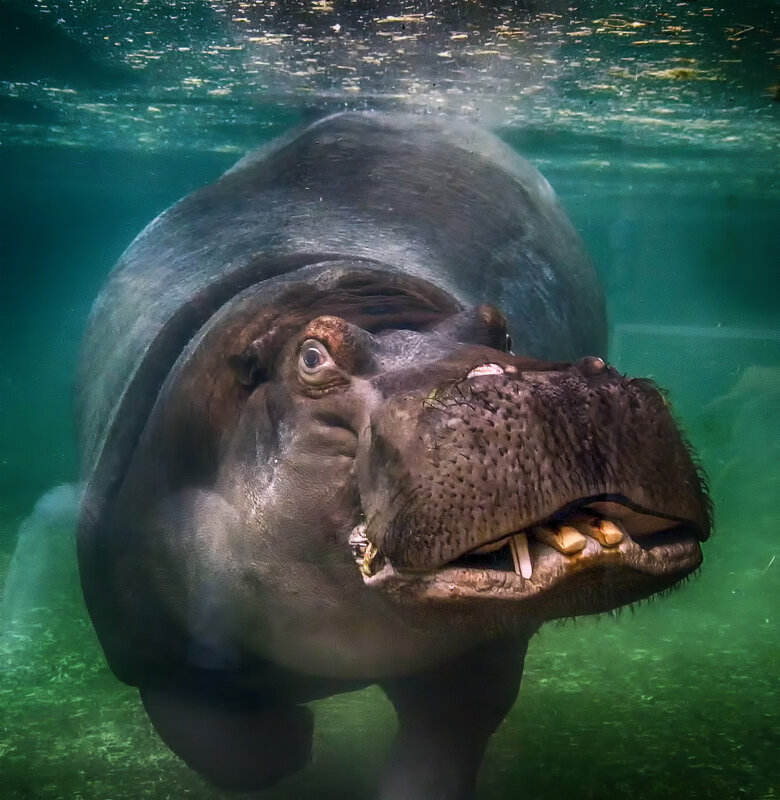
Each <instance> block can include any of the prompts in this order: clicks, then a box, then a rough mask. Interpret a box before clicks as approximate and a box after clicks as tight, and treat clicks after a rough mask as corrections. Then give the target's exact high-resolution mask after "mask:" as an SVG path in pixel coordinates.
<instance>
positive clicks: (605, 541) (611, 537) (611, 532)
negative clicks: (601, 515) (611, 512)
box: [572, 517, 623, 547]
mask: <svg viewBox="0 0 780 800" xmlns="http://www.w3.org/2000/svg"><path fill="white" fill-rule="evenodd" d="M572 525H574V526H575V527H576V528H577V530H578V531H580V533H584V534H585V535H586V536H592V537H593V538H594V539H595V540H596V541H597V542H598V543H599V544H600V545H601V546H602V547H615V546H617V545H619V544H620V543H621V542H622V541H623V531H622V530H621V529H620V527H619V526H618V525H617V523H615V522H613V521H612V520H609V519H598V518H595V517H593V518H590V519H578V520H572Z"/></svg>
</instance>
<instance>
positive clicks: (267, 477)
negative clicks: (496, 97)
mask: <svg viewBox="0 0 780 800" xmlns="http://www.w3.org/2000/svg"><path fill="white" fill-rule="evenodd" d="M77 427H78V436H79V442H80V452H81V470H82V480H83V500H82V504H81V511H80V519H79V525H78V556H79V564H80V574H81V582H82V587H83V592H84V597H85V600H86V604H87V607H88V610H89V613H90V615H91V618H92V620H93V623H94V627H95V629H96V632H97V635H98V637H99V640H100V643H101V645H102V648H103V650H104V652H105V655H106V658H107V661H108V663H109V665H110V667H111V669H112V670H113V672H114V673H115V674H116V675H117V676H118V678H119V679H121V680H122V681H125V682H127V683H129V684H131V685H133V686H136V687H138V690H139V692H140V698H141V701H142V702H143V705H144V707H145V709H146V712H147V713H148V716H149V718H150V719H151V721H152V723H153V725H154V727H155V728H156V730H157V732H158V733H159V735H160V736H161V738H162V739H163V740H164V741H165V742H166V743H167V745H168V746H169V747H170V748H171V749H172V750H173V751H174V752H175V753H176V754H178V755H179V756H180V757H181V758H182V759H183V760H184V761H185V762H186V763H187V764H189V765H190V766H191V767H192V768H193V769H194V770H196V771H198V772H200V773H201V774H202V775H203V776H205V778H206V779H208V780H209V781H211V782H212V783H214V784H216V785H217V786H220V787H223V788H225V789H232V790H242V791H243V790H260V789H263V788H265V787H268V786H271V785H272V784H274V783H275V782H277V781H279V780H280V779H282V778H284V777H285V776H288V775H290V774H292V773H295V772H296V771H298V770H300V769H301V768H302V767H303V766H304V765H305V764H306V762H307V761H308V759H309V757H310V752H311V741H312V726H313V715H312V711H311V709H310V708H309V707H308V706H307V705H306V704H307V703H308V702H309V701H312V700H314V699H317V698H323V697H326V696H330V695H332V694H335V693H339V692H347V691H352V690H356V689H359V688H362V687H365V686H369V685H372V684H377V685H379V686H380V687H381V688H382V689H383V690H384V692H385V693H386V694H387V696H388V697H389V699H390V701H391V702H392V704H393V706H394V708H395V710H396V712H397V717H398V732H397V735H396V738H395V740H394V744H393V746H392V748H391V752H390V753H389V755H388V758H387V764H386V768H385V770H384V775H383V777H382V778H381V780H380V781H379V784H380V785H379V788H378V792H379V795H380V796H381V797H382V798H383V799H384V800H422V799H423V798H425V799H426V800H430V799H431V798H441V799H442V800H453V799H455V798H457V799H458V800H461V799H462V798H468V797H471V796H473V792H474V786H475V779H476V774H477V771H478V768H479V765H480V762H481V760H482V757H483V754H484V750H485V747H486V744H487V742H488V740H489V738H490V736H491V735H492V733H493V732H494V731H495V730H496V728H497V727H498V725H499V723H500V722H501V721H502V719H503V718H504V717H505V715H506V714H507V712H508V711H509V709H510V708H511V706H512V705H513V703H514V701H515V698H516V695H517V692H518V688H519V684H520V680H521V676H522V671H523V662H524V657H525V652H526V648H527V644H528V641H529V639H530V637H532V636H533V635H534V633H535V632H536V631H537V630H538V629H539V627H540V626H541V625H542V624H543V623H544V622H546V621H549V620H555V619H560V618H565V617H573V616H577V615H584V614H599V613H602V612H608V611H610V610H612V609H615V608H617V607H619V606H623V605H626V604H630V603H633V602H635V601H638V600H640V599H643V598H646V597H648V596H650V595H653V594H655V593H657V592H659V591H663V590H667V589H669V588H670V587H672V586H674V585H676V584H677V583H679V582H680V581H681V580H682V579H683V578H685V577H686V576H688V575H689V574H691V573H692V572H693V571H695V570H696V569H697V568H698V567H699V565H700V563H701V560H702V553H701V547H700V543H701V542H702V541H704V540H705V539H706V538H707V537H708V535H709V532H710V507H709V502H708V499H707V492H706V487H705V482H704V478H703V475H702V473H701V471H700V469H699V468H698V466H697V463H696V460H695V457H694V456H693V454H692V452H691V449H690V447H689V446H688V444H687V443H686V440H685V438H684V436H683V434H682V433H681V432H680V430H679V429H678V426H677V424H676V423H675V421H674V418H673V415H672V412H671V410H670V407H669V404H668V402H667V400H666V398H665V396H664V394H663V393H662V392H661V391H660V390H659V389H658V388H657V387H656V386H655V385H654V384H653V383H651V382H650V381H648V380H643V379H634V378H629V377H626V376H624V375H622V374H621V373H619V372H618V371H617V370H616V369H615V368H614V367H612V366H610V365H609V364H608V362H607V360H606V322H605V310H604V297H603V293H602V289H601V287H600V285H599V282H598V279H597V276H596V272H595V270H594V268H593V266H592V264H591V262H590V261H589V259H588V257H587V255H586V254H585V251H584V248H583V245H582V243H581V241H580V239H579V237H578V236H577V234H576V233H575V231H574V229H573V227H572V225H571V224H570V222H569V221H568V219H567V217H566V215H565V213H564V212H563V210H562V208H561V206H560V205H559V203H558V201H557V199H556V196H555V194H554V192H553V190H552V189H551V187H550V185H549V184H548V183H547V181H546V180H545V179H544V178H543V177H542V176H541V175H540V174H539V172H537V170H536V169H535V168H534V167H533V166H531V164H530V163H528V162H527V161H526V160H524V159H523V158H521V157H520V156H519V155H517V154H516V153H515V152H514V151H513V150H512V149H511V148H510V147H509V146H508V145H506V144H504V143H503V142H502V141H501V140H500V139H499V138H497V137H496V136H494V135H493V134H491V133H489V132H487V131H485V130H482V129H480V128H478V127H476V126H473V125H471V124H469V123H467V122H464V121H457V120H451V119H439V118H435V117H426V116H414V115H405V114H401V113H390V112H348V113H341V114H336V115H333V116H329V117H326V118H324V119H321V120H319V121H317V122H315V123H313V124H310V125H308V126H303V127H301V128H299V129H296V130H294V131H292V132H291V133H289V134H287V135H285V136H283V137H282V138H281V139H279V140H277V141H274V142H272V143H271V144H268V145H267V146H265V147H263V148H261V149H260V150H258V151H256V152H253V153H251V154H250V155H248V156H246V157H245V158H243V159H242V160H240V161H239V162H238V163H237V164H236V165H235V166H234V167H233V168H231V169H229V170H228V171H227V172H226V173H225V174H224V175H222V176H221V177H220V178H219V179H218V180H216V181H215V182H214V183H212V184H210V185H208V186H205V187H204V188H201V189H199V190H197V191H195V192H193V193H192V194H190V195H189V196H187V197H185V198H184V199H183V200H181V201H180V202H178V203H176V204H175V205H173V206H172V207H171V208H169V209H168V210H166V211H165V212H164V213H162V214H161V215H160V216H159V217H157V219H155V220H154V221H153V222H152V223H151V224H149V225H148V227H146V229H145V230H144V231H143V232H142V233H141V234H140V235H139V236H138V237H137V238H136V239H135V241H133V242H132V244H131V245H130V246H129V248H128V249H127V250H126V252H125V253H124V254H123V255H122V257H121V258H120V260H119V262H118V263H117V265H116V266H115V268H114V269H113V271H112V272H111V273H110V275H109V277H108V279H107V281H106V283H105V286H104V288H103V289H102V292H101V293H100V295H99V297H98V299H97V301H96V303H95V305H94V308H93V310H92V313H91V317H90V320H89V323H88V328H87V332H86V336H85V341H84V347H83V355H82V358H81V362H80V367H79V373H78V378H77Z"/></svg>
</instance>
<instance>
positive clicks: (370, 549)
mask: <svg viewBox="0 0 780 800" xmlns="http://www.w3.org/2000/svg"><path fill="white" fill-rule="evenodd" d="M377 555H379V550H378V549H377V547H376V545H373V544H371V542H369V543H368V544H367V545H366V550H365V553H363V563H362V564H361V565H360V571H361V572H362V573H363V574H364V575H365V576H366V577H367V578H370V577H371V575H372V574H373V570H372V569H371V562H372V561H373V560H374V559H375V558H376V557H377Z"/></svg>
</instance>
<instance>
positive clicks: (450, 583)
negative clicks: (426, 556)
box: [351, 496, 702, 619]
mask: <svg viewBox="0 0 780 800" xmlns="http://www.w3.org/2000/svg"><path fill="white" fill-rule="evenodd" d="M626 502H627V501H626V499H625V498H619V499H618V498H614V497H609V496H605V497H601V498H584V499H583V502H582V504H581V505H580V504H573V505H571V506H570V507H569V508H568V509H567V510H566V511H561V512H559V513H557V514H555V515H554V516H552V517H551V518H549V519H547V520H543V521H541V522H540V523H537V524H532V525H529V526H527V527H526V528H522V529H520V530H518V531H517V532H515V533H512V534H509V535H504V536H501V537H499V538H498V539H496V540H493V541H490V542H488V543H486V544H482V545H480V546H479V547H475V548H473V549H471V550H469V551H467V552H465V553H463V554H462V555H460V556H458V557H457V558H455V559H453V560H452V561H451V562H448V563H446V564H444V565H442V566H439V567H436V568H433V569H431V570H429V571H422V570H404V569H399V568H396V567H395V566H394V565H393V564H392V563H391V562H390V561H389V560H387V559H386V558H385V557H384V556H383V555H382V553H381V551H379V550H378V549H377V548H375V547H373V546H370V545H369V543H368V541H367V539H365V535H364V526H359V527H358V528H356V529H355V531H353V534H352V537H351V544H352V547H353V552H354V554H355V557H356V561H357V562H358V565H359V567H360V569H361V572H362V574H363V576H364V582H365V584H366V586H368V587H371V588H372V589H375V590H379V591H383V592H386V593H387V594H388V595H391V596H393V597H395V598H396V599H397V600H399V601H401V602H414V603H420V602H424V601H430V602H438V601H451V602H457V601H474V600H477V601H480V600H481V601H485V600H503V601H515V602H522V603H523V604H524V605H526V606H528V607H530V608H531V610H532V611H535V612H536V614H538V615H539V616H540V618H543V619H546V618H557V617H562V616H578V615H583V614H592V613H599V612H603V611H609V610H611V609H613V608H615V607H617V606H620V605H624V604H626V603H630V602H634V601H636V600H640V599H642V598H644V597H646V596H649V595H652V594H655V593H657V592H659V591H662V590H663V589H666V588H669V587H671V586H673V585H675V584H676V583H678V582H679V581H681V580H683V579H684V578H685V577H686V576H688V575H689V574H691V573H692V572H694V571H695V570H696V569H698V567H699V566H700V564H701V561H702V553H701V547H700V544H699V536H700V534H699V533H698V532H697V529H696V528H695V527H694V526H692V525H688V524H686V523H684V522H682V521H679V522H678V521H675V520H665V519H662V518H659V517H654V516H653V515H651V514H642V513H641V512H637V511H634V510H632V509H631V508H630V507H629V506H628V505H624V503H626ZM606 508H609V514H608V515H606V516H605V515H603V514H602V513H600V512H599V511H597V509H606ZM650 526H652V529H651V530H648V527H650ZM656 526H658V527H656ZM361 528H362V529H363V530H361ZM630 531H634V532H633V534H632V533H630ZM636 531H641V533H637V532H636ZM567 551H568V552H567Z"/></svg>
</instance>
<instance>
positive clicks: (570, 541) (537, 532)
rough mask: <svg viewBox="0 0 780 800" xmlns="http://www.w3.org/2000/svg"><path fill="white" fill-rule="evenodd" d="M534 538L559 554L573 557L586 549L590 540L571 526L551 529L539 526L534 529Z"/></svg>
mask: <svg viewBox="0 0 780 800" xmlns="http://www.w3.org/2000/svg"><path fill="white" fill-rule="evenodd" d="M534 536H535V537H536V538H537V539H538V540H539V541H540V542H544V543H545V544H548V545H550V547H554V548H555V549H556V550H557V551H558V552H559V553H563V554H564V555H567V556H571V555H574V554H575V553H579V552H580V550H584V549H585V545H586V544H587V543H588V540H587V539H586V538H585V537H584V536H583V535H582V534H581V533H580V532H579V531H578V530H577V529H576V528H574V527H572V526H571V525H561V526H560V527H555V528H550V527H547V526H539V527H538V528H534Z"/></svg>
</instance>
